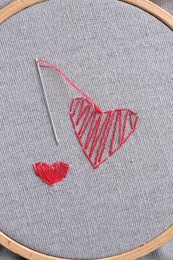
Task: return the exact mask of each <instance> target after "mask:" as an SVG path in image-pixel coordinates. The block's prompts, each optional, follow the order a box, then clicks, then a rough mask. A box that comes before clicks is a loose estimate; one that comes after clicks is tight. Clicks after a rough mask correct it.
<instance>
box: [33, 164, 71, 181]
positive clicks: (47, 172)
mask: <svg viewBox="0 0 173 260" xmlns="http://www.w3.org/2000/svg"><path fill="white" fill-rule="evenodd" d="M33 168H34V171H35V173H36V174H37V176H39V177H40V178H41V179H42V181H44V182H46V183H47V184H48V185H50V186H52V185H53V184H54V183H56V182H59V181H62V180H63V179H64V178H65V177H66V175H67V172H68V169H69V165H68V164H67V163H64V162H60V163H58V162H55V163H53V164H51V165H50V164H47V163H44V162H38V163H36V164H34V166H33Z"/></svg>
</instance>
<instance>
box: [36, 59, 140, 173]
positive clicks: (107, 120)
mask: <svg viewBox="0 0 173 260" xmlns="http://www.w3.org/2000/svg"><path fill="white" fill-rule="evenodd" d="M37 63H38V64H39V66H41V67H50V68H52V69H54V70H55V71H57V72H58V73H60V74H61V75H62V76H63V77H64V78H65V80H66V81H67V82H68V83H69V84H70V85H71V86H72V87H73V88H75V89H76V90H77V91H78V92H80V93H81V94H82V95H83V96H84V97H85V98H82V97H81V98H75V99H73V100H72V103H71V107H70V118H71V121H72V125H73V128H74V131H75V134H76V136H77V138H78V140H79V143H80V145H81V147H82V150H83V152H84V153H85V155H86V156H87V158H88V159H89V161H90V163H91V165H92V166H93V168H94V169H96V168H97V167H99V166H100V165H101V164H102V163H103V162H105V161H106V160H107V159H108V157H109V156H112V155H113V154H114V153H115V152H117V151H118V150H119V149H120V148H121V147H122V145H123V144H124V143H125V142H126V141H127V140H128V139H129V137H130V136H131V135H132V134H133V133H134V132H135V130H136V125H137V122H138V119H139V117H138V115H137V113H136V112H134V111H132V110H130V109H127V108H115V109H114V110H109V111H105V112H103V111H102V110H101V109H100V108H99V107H98V106H97V105H96V104H95V103H94V102H93V101H92V100H91V98H90V97H89V96H88V95H86V94H85V93H84V92H83V91H82V90H80V88H79V87H78V86H76V85H75V84H74V83H73V82H72V81H71V80H70V79H69V78H68V77H67V76H66V75H65V74H64V72H62V71H61V70H60V69H59V68H56V67H55V66H54V65H52V64H50V63H48V62H47V61H44V60H39V61H37ZM44 64H45V65H44Z"/></svg>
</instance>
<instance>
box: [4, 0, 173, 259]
mask: <svg viewBox="0 0 173 260" xmlns="http://www.w3.org/2000/svg"><path fill="white" fill-rule="evenodd" d="M43 1H44V0H15V1H13V2H12V3H11V4H9V5H7V6H6V7H4V8H2V9H1V10H0V24H1V23H2V22H4V21H5V20H7V19H8V18H10V17H11V16H12V15H14V14H16V13H17V12H19V11H21V10H23V9H25V8H27V7H29V6H32V5H33V4H37V3H40V2H43ZM122 2H126V3H129V4H132V5H135V6H137V7H139V8H141V9H142V10H144V11H147V12H148V13H150V14H152V15H153V16H155V17H156V18H158V19H159V20H161V21H162V22H163V23H165V24H166V25H167V26H168V27H170V28H171V29H172V30H173V16H172V15H171V14H169V13H168V12H167V11H165V10H164V9H162V8H161V7H159V6H157V5H156V4H154V3H152V2H150V1H148V0H122ZM171 239H173V225H172V226H170V227H169V228H168V229H167V230H166V231H164V232H163V233H162V234H160V235H159V236H157V237H156V238H154V239H153V240H151V241H150V242H148V243H146V244H145V245H142V246H139V247H138V248H136V249H133V250H131V251H129V252H126V253H124V254H120V255H116V256H112V257H106V258H102V259H103V260H109V259H110V260H118V259H119V260H121V259H124V260H125V259H129V260H134V259H137V258H139V257H143V256H145V255H147V254H149V253H151V252H153V251H154V250H156V249H158V248H160V247H161V246H162V245H164V244H165V243H167V242H168V241H169V240H171ZM0 244H1V245H3V246H4V247H6V248H8V249H9V250H11V251H13V252H14V253H17V254H19V255H21V256H23V257H25V258H27V259H33V260H34V259H40V260H41V259H42V260H60V259H64V258H58V257H52V256H48V255H45V254H42V253H39V252H36V251H34V250H32V249H29V248H27V247H25V246H23V245H21V244H19V243H17V242H16V241H14V240H13V239H11V238H10V237H8V236H7V235H5V234H4V233H3V232H0Z"/></svg>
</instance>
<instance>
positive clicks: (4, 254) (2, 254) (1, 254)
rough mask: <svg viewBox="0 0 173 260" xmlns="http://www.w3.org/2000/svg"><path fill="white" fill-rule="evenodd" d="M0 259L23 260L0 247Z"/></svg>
mask: <svg viewBox="0 0 173 260" xmlns="http://www.w3.org/2000/svg"><path fill="white" fill-rule="evenodd" d="M0 259H1V260H22V259H24V258H23V257H20V256H18V255H16V254H13V253H12V252H10V251H9V250H7V249H6V248H4V247H2V246H1V245H0Z"/></svg>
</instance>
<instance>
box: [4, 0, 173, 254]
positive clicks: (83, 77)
mask: <svg viewBox="0 0 173 260" xmlns="http://www.w3.org/2000/svg"><path fill="white" fill-rule="evenodd" d="M0 34H1V38H0V44H1V51H0V59H1V64H0V73H1V76H0V82H1V88H0V97H1V103H0V104H1V128H0V143H1V151H0V152H1V154H0V155H1V168H0V174H1V182H0V185H1V187H0V193H1V194H0V195H1V200H0V208H1V212H0V228H1V229H2V231H4V232H5V233H7V234H8V235H9V236H11V237H12V238H14V239H15V240H17V241H19V242H21V243H23V244H24V245H26V246H29V247H31V248H33V249H35V250H38V251H41V252H43V253H47V254H52V255H55V256H62V257H80V258H93V257H105V256H110V255H115V254H118V253H122V252H125V251H128V250H131V249H132V248H134V247H137V246H139V245H141V244H144V243H146V242H147V241H148V240H150V239H152V238H153V237H155V236H156V235H158V234H160V233H161V232H162V231H163V230H165V229H166V228H167V227H168V226H169V225H171V224H172V223H173V142H172V140H173V120H172V119H173V110H172V106H173V88H172V85H173V76H172V75H173V66H172V65H173V64H172V61H173V51H172V50H173V45H172V42H173V34H172V31H171V30H170V29H169V28H167V27H166V26H165V25H163V24H162V23H161V22H159V21H158V20H157V19H155V18H154V17H152V16H150V15H149V14H147V13H145V12H143V11H141V10H139V9H137V8H135V7H132V6H130V5H127V4H124V3H120V2H117V1H114V0H110V1H108V0H103V1H99V0H95V1H91V0H85V1H81V0H75V1H72V0H65V1H59V0H58V1H57V0H56V1H55V0H52V1H48V2H45V3H42V4H40V5H37V6H34V7H31V8H29V9H27V10H25V11H23V12H21V13H19V14H17V15H16V16H14V17H12V18H11V19H10V20H8V21H7V22H6V23H4V24H3V25H2V26H1V28H0ZM35 57H39V58H44V59H46V60H48V61H51V62H52V63H54V64H56V65H57V66H59V67H60V68H61V69H62V70H64V71H65V72H66V74H67V75H68V76H69V77H70V78H71V79H72V80H73V81H75V83H76V84H77V85H78V86H80V87H81V89H82V90H83V91H84V92H87V93H88V94H89V95H90V97H91V98H92V99H93V100H94V101H95V102H96V103H97V104H99V106H100V107H101V108H102V109H103V110H107V109H113V108H115V107H128V108H131V109H133V110H135V111H137V112H138V114H139V117H140V120H139V123H138V127H137V131H136V133H135V134H134V135H133V136H132V137H131V139H130V140H129V141H128V142H127V143H126V144H125V145H124V147H123V148H122V149H121V150H120V151H118V152H117V153H116V154H115V155H114V156H112V157H111V158H109V160H108V162H106V163H104V164H103V165H102V166H101V167H100V168H99V169H97V170H93V169H92V167H91V165H90V163H89V161H88V160H87V159H86V157H85V156H84V154H83V152H82V150H81V148H80V146H79V144H78V141H77V139H76V136H75V134H74V131H73V129H72V125H71V122H70V119H69V106H70V102H71V100H72V98H73V97H77V96H79V95H78V93H76V92H75V91H74V90H72V89H71V87H70V86H69V85H68V84H66V83H65V82H64V81H63V80H62V78H61V77H59V76H58V75H56V74H55V73H54V72H52V71H50V70H49V69H42V71H43V76H44V81H45V85H46V88H47V92H48V98H49V100H50V103H51V110H52V113H53V117H54V121H55V125H56V129H57V132H58V136H59V139H60V145H59V146H58V147H57V146H56V144H55V141H54V138H53V134H52V131H51V127H50V123H49V120H48V116H47V111H46V107H45V102H44V99H43V95H42V91H41V87H40V83H39V78H38V73H37V70H36V67H35V64H34V58H35ZM56 160H58V161H59V160H62V161H66V162H68V163H69V164H70V166H71V169H70V172H69V175H68V178H67V179H66V180H64V181H63V182H61V183H58V184H56V185H54V188H51V187H48V186H47V185H46V184H44V183H42V182H41V180H40V179H39V178H38V177H37V176H36V175H35V174H34V172H33V169H32V165H33V164H34V163H35V162H38V161H47V162H50V163H51V162H54V161H56Z"/></svg>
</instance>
